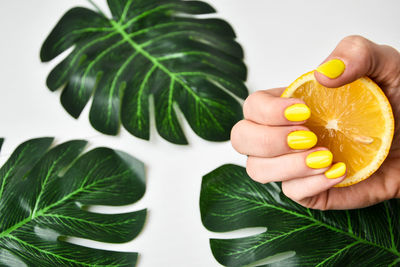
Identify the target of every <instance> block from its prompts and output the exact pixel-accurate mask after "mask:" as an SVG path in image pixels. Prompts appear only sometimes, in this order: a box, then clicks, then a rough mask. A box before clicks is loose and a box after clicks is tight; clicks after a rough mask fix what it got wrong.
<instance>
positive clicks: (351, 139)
mask: <svg viewBox="0 0 400 267" xmlns="http://www.w3.org/2000/svg"><path fill="white" fill-rule="evenodd" d="M282 97H295V98H301V99H303V100H304V102H305V103H306V104H307V106H308V107H309V108H310V110H311V117H310V118H309V119H308V120H307V122H306V123H305V126H306V127H308V128H309V129H310V130H311V131H313V132H314V133H315V134H316V135H317V136H318V143H317V146H323V147H327V148H328V149H329V150H330V151H331V152H332V153H333V161H334V162H339V161H340V162H344V163H346V166H347V176H346V179H345V180H344V181H343V182H341V183H339V184H338V185H336V186H338V187H344V186H349V185H352V184H355V183H358V182H361V181H362V180H364V179H367V178H368V177H369V176H371V175H372V174H373V173H374V172H375V171H376V170H377V169H378V168H379V166H380V165H381V164H382V162H383V161H384V160H385V158H386V156H387V155H388V153H389V149H390V146H391V143H392V139H393V134H394V119H393V112H392V108H391V106H390V103H389V101H388V99H387V98H386V96H385V94H384V93H383V92H382V90H381V89H380V88H379V86H378V85H377V84H376V83H375V82H373V81H372V80H371V79H369V78H367V77H363V78H360V79H358V80H356V81H354V82H352V83H350V84H346V85H344V86H341V87H339V88H327V87H325V86H322V85H321V84H319V83H318V82H317V81H316V79H315V77H314V71H311V72H308V73H306V74H304V75H302V76H301V77H299V78H298V79H296V80H295V81H294V82H293V83H292V84H291V85H290V86H289V87H288V88H286V90H285V91H284V92H283V94H282Z"/></svg>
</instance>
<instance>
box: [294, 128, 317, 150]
mask: <svg viewBox="0 0 400 267" xmlns="http://www.w3.org/2000/svg"><path fill="white" fill-rule="evenodd" d="M317 140H318V138H317V136H316V135H315V134H314V133H313V132H310V131H294V132H291V133H290V134H288V136H287V143H288V145H289V147H290V148H292V149H309V148H312V147H313V146H315V145H316V144H317Z"/></svg>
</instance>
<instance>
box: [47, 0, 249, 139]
mask: <svg viewBox="0 0 400 267" xmlns="http://www.w3.org/2000/svg"><path fill="white" fill-rule="evenodd" d="M107 2H108V6H109V8H110V11H111V14H112V18H108V17H106V16H105V15H104V14H103V13H102V12H95V11H93V10H90V9H86V8H81V7H77V8H73V9H71V10H69V11H68V12H67V13H66V14H65V15H64V16H63V17H62V18H61V20H60V21H59V22H58V24H57V25H56V26H55V27H54V29H53V30H52V32H51V33H50V35H49V36H48V37H47V39H46V40H45V42H44V44H43V46H42V49H41V53H40V57H41V60H42V61H43V62H47V61H50V60H52V59H54V58H55V57H57V56H58V55H60V54H61V53H62V52H64V51H66V50H67V49H68V48H70V47H73V49H72V50H71V52H70V53H69V55H68V56H66V58H65V59H64V60H63V61H61V63H59V64H58V65H57V66H56V67H55V68H54V69H53V70H52V71H51V73H50V74H49V76H48V79H47V85H48V87H49V88H50V90H52V91H54V90H57V89H59V88H60V87H64V89H63V92H62V94H61V103H62V105H63V106H64V108H65V109H66V110H67V111H68V112H69V113H70V114H71V115H72V116H73V117H75V118H77V117H79V115H80V114H81V112H82V110H83V108H84V107H85V106H86V104H87V102H88V101H89V99H90V98H91V96H92V95H93V102H92V106H91V109H90V115H89V119H90V122H91V124H92V125H93V127H94V128H96V129H97V130H98V131H100V132H103V133H106V134H110V135H115V134H117V133H118V129H119V124H120V119H121V122H122V124H123V125H124V127H125V128H126V129H127V130H128V131H129V132H130V133H131V134H133V135H135V136H137V137H140V138H143V139H149V135H150V102H149V100H150V97H152V98H153V100H154V109H155V122H156V127H157V130H158V132H159V134H160V135H161V136H162V137H163V138H165V139H166V140H168V141H170V142H173V143H176V144H186V143H187V140H186V137H185V135H184V133H183V130H182V127H181V123H180V122H179V117H178V115H177V112H176V108H179V109H180V110H181V111H182V113H183V115H184V117H185V118H186V120H187V121H188V123H189V125H190V126H191V128H192V129H193V130H194V131H195V132H196V133H197V134H198V135H199V136H200V137H202V138H204V139H206V140H212V141H223V140H228V139H229V134H230V130H231V128H232V126H233V125H234V124H235V123H236V122H237V121H238V120H240V119H241V118H242V111H241V104H239V102H238V101H237V100H235V98H234V97H233V96H236V97H239V98H245V97H246V96H247V94H248V92H247V88H246V87H245V85H244V83H243V81H244V80H245V79H246V67H245V65H244V64H243V61H242V59H243V51H242V48H241V47H240V45H239V44H238V43H236V42H235V34H234V32H233V30H232V28H231V27H230V26H229V24H228V23H226V22H225V21H223V20H220V19H215V18H206V19H205V18H203V19H200V18H196V17H194V16H193V15H197V14H210V13H213V12H214V9H213V8H212V7H211V6H209V5H208V4H206V3H204V2H200V1H182V0H108V1H107Z"/></svg>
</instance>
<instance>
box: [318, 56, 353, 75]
mask: <svg viewBox="0 0 400 267" xmlns="http://www.w3.org/2000/svg"><path fill="white" fill-rule="evenodd" d="M345 68H346V65H344V63H343V61H341V60H340V59H331V60H329V61H327V62H325V63H324V64H322V65H320V66H319V67H318V68H317V71H318V72H319V73H322V74H323V75H325V76H327V77H328V78H331V79H335V78H337V77H339V76H340V75H342V73H343V72H344V69H345Z"/></svg>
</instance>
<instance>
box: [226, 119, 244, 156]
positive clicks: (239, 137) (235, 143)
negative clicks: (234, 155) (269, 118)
mask: <svg viewBox="0 0 400 267" xmlns="http://www.w3.org/2000/svg"><path fill="white" fill-rule="evenodd" d="M245 124H246V121H245V120H241V121H239V122H237V123H236V124H235V125H234V126H233V127H232V130H231V136H230V139H231V145H232V147H233V148H234V149H235V150H236V151H237V152H239V153H241V154H243V153H244V151H243V145H244V143H243V141H244V140H245V134H246V131H245V128H246V127H245Z"/></svg>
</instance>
